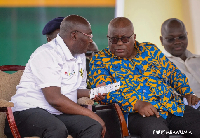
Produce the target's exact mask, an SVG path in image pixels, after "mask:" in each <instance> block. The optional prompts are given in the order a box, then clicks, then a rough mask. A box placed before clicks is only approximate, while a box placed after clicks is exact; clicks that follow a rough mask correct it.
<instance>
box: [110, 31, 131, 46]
mask: <svg viewBox="0 0 200 138" xmlns="http://www.w3.org/2000/svg"><path fill="white" fill-rule="evenodd" d="M133 34H134V33H133ZM133 34H132V35H133ZM132 35H131V36H132ZM131 36H129V37H126V36H122V37H121V38H119V37H109V36H108V35H107V37H108V39H109V41H110V42H111V43H112V44H117V42H118V41H119V39H120V40H121V41H122V42H123V43H128V42H129V39H130V38H131Z"/></svg>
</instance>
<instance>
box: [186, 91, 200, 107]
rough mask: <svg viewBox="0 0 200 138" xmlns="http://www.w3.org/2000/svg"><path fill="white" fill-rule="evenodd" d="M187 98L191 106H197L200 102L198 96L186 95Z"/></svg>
mask: <svg viewBox="0 0 200 138" xmlns="http://www.w3.org/2000/svg"><path fill="white" fill-rule="evenodd" d="M185 98H186V99H187V101H188V105H189V106H191V105H195V104H197V103H198V101H199V98H198V97H197V96H196V95H192V94H187V95H185Z"/></svg>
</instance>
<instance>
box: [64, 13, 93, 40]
mask: <svg viewBox="0 0 200 138" xmlns="http://www.w3.org/2000/svg"><path fill="white" fill-rule="evenodd" d="M86 27H89V28H90V23H89V22H88V21H87V20H86V19H85V18H83V17H81V16H78V15H69V16H67V17H65V18H64V19H63V21H62V22H61V25H60V36H61V37H62V36H65V35H66V34H70V32H72V31H75V30H81V29H82V28H86Z"/></svg>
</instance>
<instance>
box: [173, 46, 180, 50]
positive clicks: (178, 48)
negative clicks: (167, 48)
mask: <svg viewBox="0 0 200 138" xmlns="http://www.w3.org/2000/svg"><path fill="white" fill-rule="evenodd" d="M174 50H182V46H175V47H174Z"/></svg>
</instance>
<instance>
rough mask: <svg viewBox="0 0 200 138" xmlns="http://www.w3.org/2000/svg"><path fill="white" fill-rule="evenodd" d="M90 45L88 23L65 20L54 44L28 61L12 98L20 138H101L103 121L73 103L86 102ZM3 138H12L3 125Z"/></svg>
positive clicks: (7, 128) (75, 16) (71, 16)
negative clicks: (87, 64)
mask: <svg viewBox="0 0 200 138" xmlns="http://www.w3.org/2000/svg"><path fill="white" fill-rule="evenodd" d="M91 42H92V30H91V26H90V24H89V22H88V21H87V20H86V19H85V18H83V17H81V16H78V15H70V16H68V17H66V18H64V19H63V21H62V23H61V26H60V32H59V34H58V35H57V37H56V38H55V39H53V40H52V41H50V42H48V43H47V44H44V45H42V46H40V47H39V48H37V49H36V50H35V52H34V53H33V54H32V55H31V57H30V59H29V61H28V63H27V65H26V69H25V70H24V73H23V75H22V77H21V80H20V84H19V85H18V86H17V92H16V95H14V96H13V97H12V98H11V101H12V102H13V103H14V105H15V106H14V107H13V108H12V111H13V112H14V117H15V121H16V124H17V128H18V130H19V133H20V135H21V136H22V137H29V136H38V137H41V138H43V137H44V138H49V137H52V138H66V137H67V136H68V134H70V135H72V136H73V138H94V137H95V138H100V137H101V136H104V135H105V131H106V128H105V123H104V122H103V120H102V119H101V118H100V117H99V116H98V115H96V114H95V113H93V112H92V111H90V110H89V109H86V108H84V107H81V106H79V105H78V104H77V103H76V102H77V98H80V97H88V96H89V91H90V90H89V89H86V77H87V72H86V66H85V65H86V63H85V62H86V59H85V53H86V52H87V48H88V46H89V44H90V43H91ZM5 134H6V135H7V137H12V134H11V132H10V130H9V126H8V124H7V123H6V127H5Z"/></svg>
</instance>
